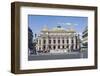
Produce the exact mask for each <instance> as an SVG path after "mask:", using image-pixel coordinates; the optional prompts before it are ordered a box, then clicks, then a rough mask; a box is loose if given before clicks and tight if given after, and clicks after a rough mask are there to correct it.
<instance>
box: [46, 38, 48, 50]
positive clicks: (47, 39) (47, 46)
mask: <svg viewBox="0 0 100 76" xmlns="http://www.w3.org/2000/svg"><path fill="white" fill-rule="evenodd" d="M46 50H48V37H47V38H46Z"/></svg>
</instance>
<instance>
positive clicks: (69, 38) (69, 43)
mask: <svg viewBox="0 0 100 76" xmlns="http://www.w3.org/2000/svg"><path fill="white" fill-rule="evenodd" d="M68 40H69V52H71V37H69V38H68Z"/></svg>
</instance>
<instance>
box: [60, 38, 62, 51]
mask: <svg viewBox="0 0 100 76" xmlns="http://www.w3.org/2000/svg"><path fill="white" fill-rule="evenodd" d="M60 49H62V37H60Z"/></svg>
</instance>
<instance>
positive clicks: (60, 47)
mask: <svg viewBox="0 0 100 76" xmlns="http://www.w3.org/2000/svg"><path fill="white" fill-rule="evenodd" d="M36 41H37V44H36V50H37V51H44V52H52V51H55V52H57V51H60V52H62V51H63V52H72V51H78V50H79V49H80V36H79V34H78V33H77V32H76V31H75V30H74V29H64V28H62V27H61V26H57V27H55V28H53V29H51V30H50V29H48V28H47V27H44V28H43V29H42V30H41V32H40V34H39V35H38V37H37V38H36Z"/></svg>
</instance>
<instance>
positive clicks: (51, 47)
mask: <svg viewBox="0 0 100 76" xmlns="http://www.w3.org/2000/svg"><path fill="white" fill-rule="evenodd" d="M51 48H52V50H53V38H52V37H51Z"/></svg>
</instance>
